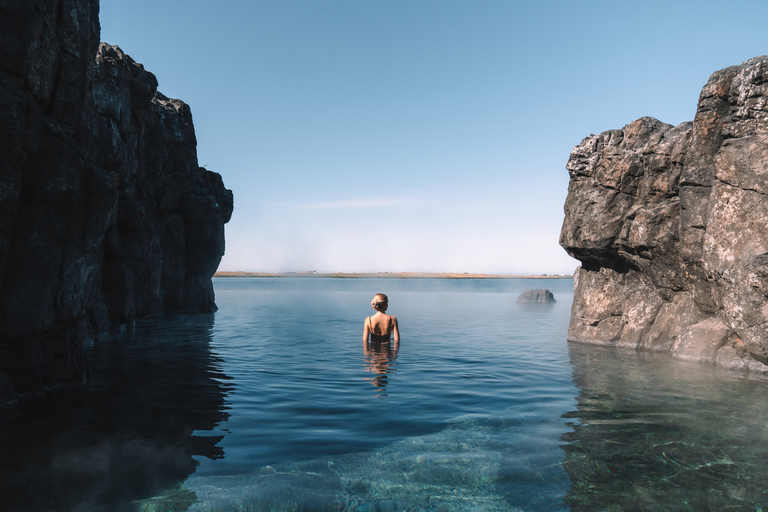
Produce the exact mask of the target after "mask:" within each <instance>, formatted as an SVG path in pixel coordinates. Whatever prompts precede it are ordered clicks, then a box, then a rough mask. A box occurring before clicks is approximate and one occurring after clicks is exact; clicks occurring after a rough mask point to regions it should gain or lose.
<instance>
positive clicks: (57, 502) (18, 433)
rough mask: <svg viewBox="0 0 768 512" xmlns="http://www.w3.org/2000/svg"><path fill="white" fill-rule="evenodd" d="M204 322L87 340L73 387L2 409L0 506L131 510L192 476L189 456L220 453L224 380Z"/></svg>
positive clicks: (196, 318) (198, 318)
mask: <svg viewBox="0 0 768 512" xmlns="http://www.w3.org/2000/svg"><path fill="white" fill-rule="evenodd" d="M212 327H213V315H206V314H202V315H200V314H198V315H178V316H174V317H173V318H172V319H168V318H166V319H156V320H153V321H147V322H143V323H141V324H139V325H137V326H136V327H134V328H133V329H130V330H127V331H126V332H122V333H118V334H116V335H113V336H111V338H110V339H109V340H106V341H101V342H98V343H97V344H96V345H95V347H94V348H93V349H92V351H91V353H90V354H89V357H90V359H91V363H92V364H91V366H92V378H91V384H90V387H89V389H88V390H86V391H85V392H83V393H82V394H79V395H76V396H67V397H57V398H56V400H53V401H51V402H34V401H29V402H25V403H22V404H20V405H19V406H18V407H16V408H13V409H10V410H7V411H4V417H3V418H2V419H0V435H2V444H3V447H4V451H5V453H4V456H3V458H2V461H0V475H2V478H0V482H2V483H0V490H1V491H2V493H1V495H2V498H0V509H2V510H9V511H13V510H24V511H35V510H46V511H58V510H62V511H63V510H118V511H119V510H133V509H135V504H132V503H131V500H136V499H140V498H144V497H147V496H151V495H152V494H153V493H156V492H157V491H158V490H159V489H161V488H168V487H172V486H173V485H174V484H176V483H177V482H181V481H183V480H184V479H185V478H186V477H187V476H188V475H190V474H191V473H193V472H194V471H195V468H196V467H197V465H198V462H197V461H196V460H195V459H194V458H193V457H194V456H200V457H208V458H211V459H215V458H221V457H223V455H224V454H223V451H222V450H221V448H219V447H217V446H216V444H217V443H218V442H219V441H220V440H221V438H222V436H220V435H214V434H213V431H214V429H216V427H217V426H218V425H219V424H220V423H221V422H224V421H226V419H227V417H228V415H227V413H226V412H225V409H226V407H225V405H224V399H225V396H226V395H227V393H229V391H230V390H231V385H229V384H227V383H226V381H227V380H228V378H227V377H226V376H225V375H223V374H222V373H221V371H220V363H221V361H220V360H219V359H217V357H216V356H215V355H214V354H213V353H212V351H211V347H210V343H211V332H212ZM200 432H203V434H200ZM204 432H211V435H205V434H204Z"/></svg>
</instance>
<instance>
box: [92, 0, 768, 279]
mask: <svg viewBox="0 0 768 512" xmlns="http://www.w3.org/2000/svg"><path fill="white" fill-rule="evenodd" d="M766 20H768V2H766V1H765V0H760V1H739V0H731V1H729V2H723V1H722V0H720V1H717V2H714V1H674V0H667V1H663V2H659V1H643V2H622V1H616V0H612V1H579V2H577V1H538V2H532V1H531V2H515V1H512V0H463V1H455V0H387V1H381V0H269V1H262V0H248V1H246V0H219V1H217V2H211V1H209V0H206V1H203V0H152V1H150V0H130V1H128V0H101V30H102V35H101V39H102V41H106V42H108V43H110V44H116V45H118V46H120V47H121V48H122V49H123V50H124V51H125V52H126V53H128V54H129V55H131V56H132V57H133V58H134V59H135V60H136V61H138V62H141V63H142V64H144V66H145V68H146V69H148V70H149V71H152V72H153V73H154V74H155V75H156V76H157V78H158V82H159V84H160V85H159V89H160V91H161V92H163V93H164V94H165V95H166V96H170V97H173V98H179V99H181V100H183V101H185V102H186V103H188V104H189V105H190V107H191V108H192V114H193V116H194V121H195V129H196V132H197V140H198V157H199V162H200V165H203V166H205V167H207V168H208V169H211V170H214V171H216V172H218V173H220V174H221V175H222V176H223V178H224V183H225V184H226V186H227V187H228V188H231V189H232V190H233V191H234V194H235V212H234V215H233V217H232V220H231V222H230V223H229V224H228V225H227V231H226V237H227V249H226V254H225V256H224V259H223V261H222V263H221V266H220V267H219V268H220V270H246V271H296V270H317V271H319V272H334V271H348V272H355V271H371V272H385V271H436V272H483V273H525V274H530V273H548V274H554V273H571V272H572V271H573V269H574V268H575V267H576V265H577V262H576V261H575V260H573V259H571V258H570V257H568V255H567V254H565V251H563V250H562V249H561V248H560V246H559V245H558V243H557V241H558V236H559V233H560V225H561V223H562V219H563V203H564V201H565V197H566V194H567V186H568V173H567V171H566V170H565V164H566V162H567V161H568V156H569V154H570V151H571V149H572V148H573V146H575V145H576V144H578V143H579V142H580V141H581V140H582V139H583V138H584V137H586V136H588V135H590V134H592V133H599V132H602V131H605V130H609V129H614V128H621V127H622V126H624V125H625V124H627V123H629V122H631V121H633V120H634V119H637V118H638V117H642V116H653V117H656V118H658V119H660V120H661V121H664V122H667V123H670V124H679V123H681V122H683V121H690V120H692V119H693V116H694V114H695V111H696V103H697V99H698V95H699V92H700V91H701V87H702V86H703V85H704V84H705V83H706V81H707V79H708V78H709V75H711V74H712V73H713V72H714V71H716V70H718V69H721V68H724V67H727V66H730V65H734V64H740V63H741V62H743V61H745V60H748V59H750V58H752V57H755V56H758V55H763V54H767V53H768V30H766V28H765V22H766Z"/></svg>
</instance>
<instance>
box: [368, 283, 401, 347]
mask: <svg viewBox="0 0 768 512" xmlns="http://www.w3.org/2000/svg"><path fill="white" fill-rule="evenodd" d="M387 306H389V299H388V298H387V296H386V295H384V294H383V293H377V294H376V295H375V296H374V297H373V300H372V301H371V307H372V308H373V309H375V310H376V313H375V314H373V315H371V316H369V317H368V318H366V319H365V322H364V327H363V343H364V344H367V343H368V335H369V334H370V336H371V341H372V342H373V341H378V342H389V337H390V335H392V340H393V341H394V342H395V343H398V342H399V341H400V330H399V329H398V327H397V318H395V317H394V316H392V315H388V314H387V313H386V311H387Z"/></svg>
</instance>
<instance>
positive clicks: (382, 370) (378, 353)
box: [363, 340, 400, 397]
mask: <svg viewBox="0 0 768 512" xmlns="http://www.w3.org/2000/svg"><path fill="white" fill-rule="evenodd" d="M399 349H400V342H399V341H373V340H370V341H364V342H363V351H364V353H365V363H366V364H365V369H366V371H369V372H372V373H373V374H374V376H373V377H366V379H365V380H367V381H369V382H370V383H371V384H373V387H374V388H376V391H378V394H377V395H376V396H377V397H383V396H387V393H386V389H387V384H388V377H387V375H388V374H390V373H393V372H394V371H395V367H396V366H397V365H393V364H392V363H394V361H395V359H396V358H397V351H398V350H399Z"/></svg>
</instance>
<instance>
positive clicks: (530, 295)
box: [517, 289, 557, 302]
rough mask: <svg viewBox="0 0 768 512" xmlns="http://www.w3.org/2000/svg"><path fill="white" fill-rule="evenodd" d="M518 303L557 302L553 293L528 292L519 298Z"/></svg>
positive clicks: (542, 291) (541, 291)
mask: <svg viewBox="0 0 768 512" xmlns="http://www.w3.org/2000/svg"><path fill="white" fill-rule="evenodd" d="M517 302H557V301H556V300H555V296H554V295H552V292H551V291H549V290H547V289H544V290H526V291H524V292H523V293H521V294H520V296H519V297H518V298H517Z"/></svg>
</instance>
